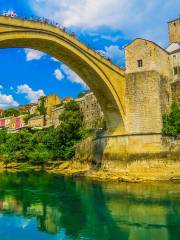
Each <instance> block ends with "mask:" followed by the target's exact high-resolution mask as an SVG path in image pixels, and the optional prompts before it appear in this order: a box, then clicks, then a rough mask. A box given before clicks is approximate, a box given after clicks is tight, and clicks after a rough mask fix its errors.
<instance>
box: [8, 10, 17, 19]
mask: <svg viewBox="0 0 180 240" xmlns="http://www.w3.org/2000/svg"><path fill="white" fill-rule="evenodd" d="M9 15H10V17H11V18H15V17H16V16H17V14H16V12H14V11H11V12H10V14H9Z"/></svg>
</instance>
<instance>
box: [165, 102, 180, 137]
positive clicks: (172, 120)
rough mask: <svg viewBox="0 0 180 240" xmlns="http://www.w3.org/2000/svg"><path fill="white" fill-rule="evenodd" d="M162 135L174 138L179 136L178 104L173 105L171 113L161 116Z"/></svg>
mask: <svg viewBox="0 0 180 240" xmlns="http://www.w3.org/2000/svg"><path fill="white" fill-rule="evenodd" d="M162 131H163V133H164V134H165V135H168V136H174V137H176V136H177V135H178V134H180V104H177V103H173V104H172V106H171V112H170V113H169V114H165V115H164V116H163V129H162Z"/></svg>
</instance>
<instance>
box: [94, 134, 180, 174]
mask: <svg viewBox="0 0 180 240" xmlns="http://www.w3.org/2000/svg"><path fill="white" fill-rule="evenodd" d="M169 148H170V146H169V145H165V144H164V143H163V137H162V135H161V134H160V133H148V134H146V133H143V134H129V135H128V134H127V135H116V136H105V135H104V136H101V137H97V138H95V139H94V140H93V160H94V163H95V165H97V167H100V168H102V169H108V170H110V169H112V170H113V171H114V170H115V169H117V171H119V170H120V169H121V170H123V169H126V168H127V166H128V165H131V164H132V163H134V162H137V161H140V162H141V161H147V162H148V161H150V160H158V159H167V158H171V157H173V156H171V155H173V154H170V151H169ZM175 155H177V156H176V158H177V157H178V155H179V156H180V154H177V153H175ZM176 160H177V159H176ZM179 160H180V157H179Z"/></svg>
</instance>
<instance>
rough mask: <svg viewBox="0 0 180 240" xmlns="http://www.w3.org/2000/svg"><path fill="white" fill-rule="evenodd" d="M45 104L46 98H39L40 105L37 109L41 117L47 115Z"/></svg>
mask: <svg viewBox="0 0 180 240" xmlns="http://www.w3.org/2000/svg"><path fill="white" fill-rule="evenodd" d="M45 102H46V97H41V98H40V104H39V106H38V108H37V110H38V111H39V113H40V115H43V116H46V114H47V108H46V107H45Z"/></svg>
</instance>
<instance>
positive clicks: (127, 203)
mask: <svg viewBox="0 0 180 240" xmlns="http://www.w3.org/2000/svg"><path fill="white" fill-rule="evenodd" d="M71 239H73V240H74V239H82V240H116V239H118V240H176V239H177V240H179V239H180V183H175V182H174V183H173V182H172V183H151V182H150V183H136V184H134V183H131V184H130V183H118V184H117V183H99V182H92V181H88V180H85V179H83V178H82V179H73V178H65V177H62V176H58V175H53V174H46V173H43V172H42V173H34V172H33V173H8V172H3V173H0V240H71Z"/></svg>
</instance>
